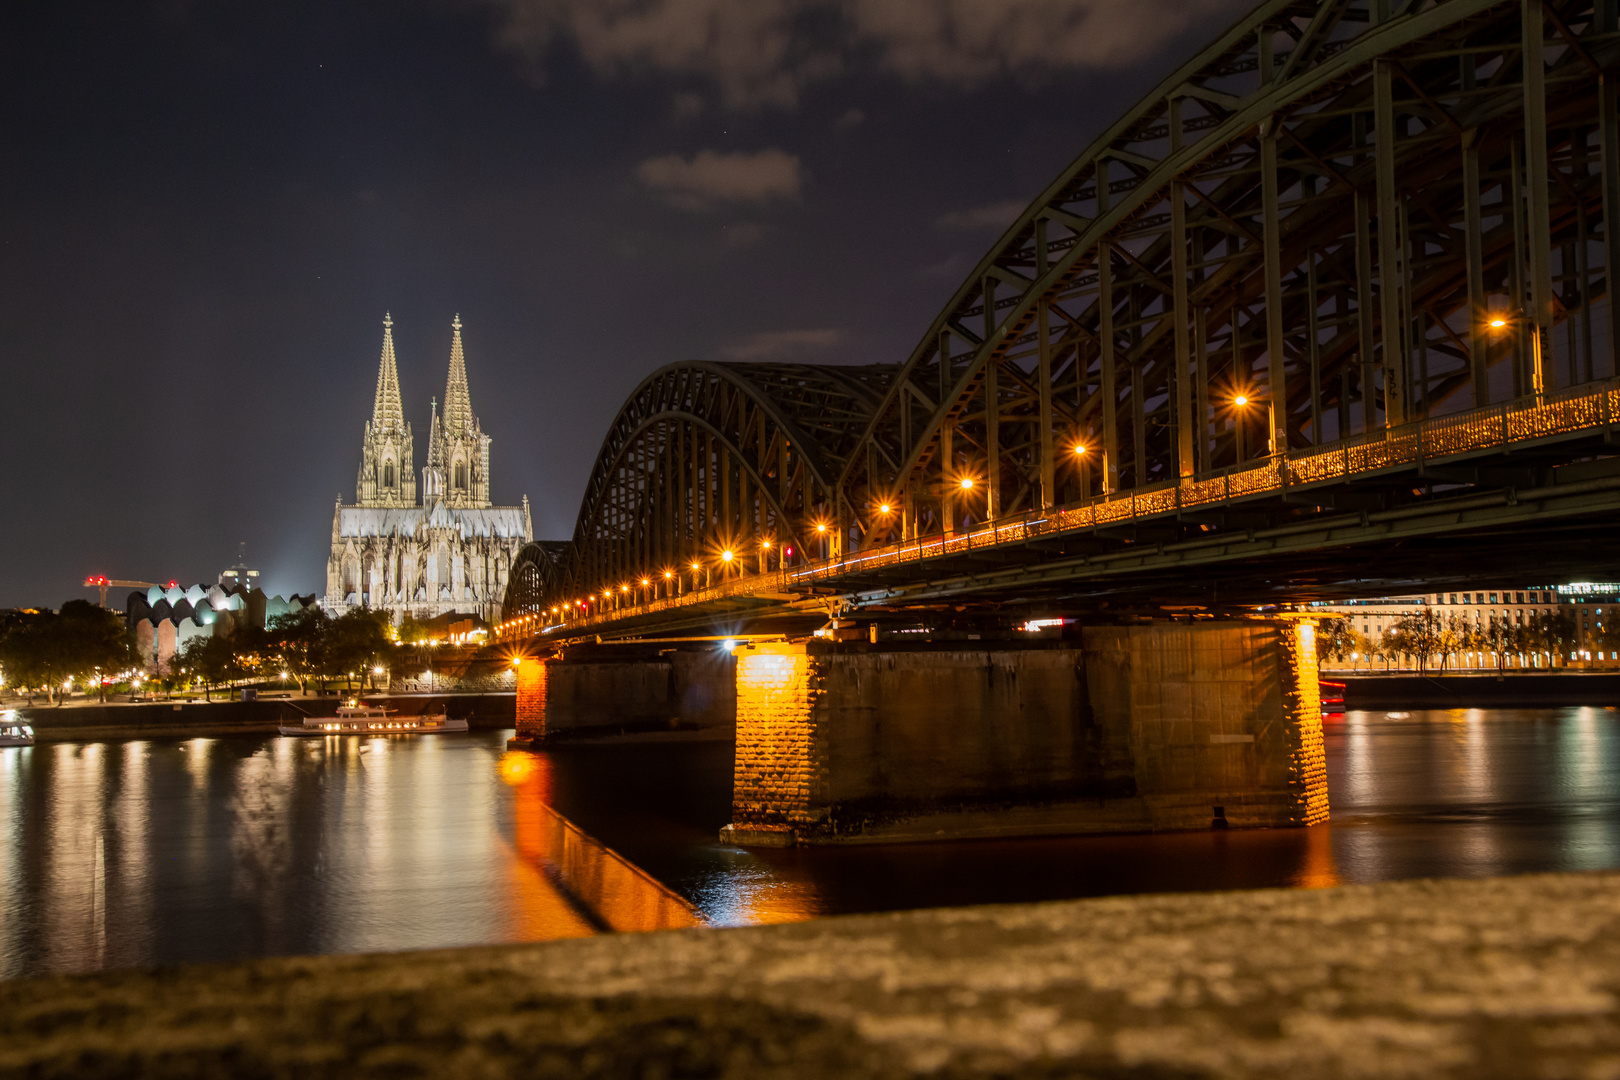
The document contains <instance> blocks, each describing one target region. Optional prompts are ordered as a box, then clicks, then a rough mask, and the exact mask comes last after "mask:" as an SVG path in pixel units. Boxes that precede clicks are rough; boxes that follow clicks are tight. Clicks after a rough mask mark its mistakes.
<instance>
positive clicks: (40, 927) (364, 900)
mask: <svg viewBox="0 0 1620 1080" xmlns="http://www.w3.org/2000/svg"><path fill="white" fill-rule="evenodd" d="M500 743H501V740H500V737H499V736H498V735H493V734H492V735H489V736H472V737H462V736H445V737H440V736H427V737H422V738H418V739H413V740H408V741H407V740H402V739H399V738H397V737H396V738H395V739H394V740H393V741H391V740H390V739H388V738H386V737H381V738H361V737H358V736H348V737H343V738H330V739H270V740H257V739H192V740H186V741H183V742H151V741H132V742H122V743H91V744H65V743H62V744H40V745H36V746H33V747H16V748H7V749H5V750H0V977H14V976H18V975H23V974H30V973H39V972H47V971H80V970H88V969H92V968H97V967H122V966H129V965H139V964H152V963H181V962H189V961H208V960H225V959H232V958H236V957H242V956H259V955H269V954H286V953H317V952H352V951H364V950H377V949H389V950H393V949H410V948H424V947H437V946H451V945H461V944H480V943H489V942H502V941H523V940H537V939H543V938H551V937H559V936H567V935H570V934H578V933H589V932H591V928H590V926H589V925H588V924H585V923H584V922H582V921H581V920H580V919H579V917H578V916H577V915H576V914H575V913H574V911H573V908H572V907H571V906H570V905H569V904H568V902H567V901H566V900H565V899H564V898H562V897H561V896H559V895H558V894H557V892H556V890H555V888H554V887H553V886H552V885H551V884H550V883H549V882H548V881H547V880H546V879H545V877H544V875H543V874H541V873H539V872H538V871H537V870H535V869H534V868H533V867H532V866H529V865H528V864H526V863H525V862H524V861H523V860H522V859H520V858H519V857H518V856H517V854H516V852H515V850H514V848H513V847H512V844H511V842H510V837H509V834H510V810H511V806H510V799H509V796H508V794H507V791H506V789H505V787H504V786H503V785H501V784H499V783H498V782H496V780H495V776H494V774H495V766H496V761H497V760H498V758H499V755H500V752H501V745H500Z"/></svg>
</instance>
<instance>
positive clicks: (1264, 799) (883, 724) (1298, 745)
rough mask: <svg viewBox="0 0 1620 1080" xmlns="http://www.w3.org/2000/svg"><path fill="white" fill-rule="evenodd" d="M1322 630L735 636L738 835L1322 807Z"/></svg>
mask: <svg viewBox="0 0 1620 1080" xmlns="http://www.w3.org/2000/svg"><path fill="white" fill-rule="evenodd" d="M1312 632H1313V631H1312V628H1311V627H1310V626H1309V625H1308V624H1306V623H1301V622H1285V621H1281V620H1275V621H1258V620H1257V621H1244V622H1232V623H1154V624H1147V625H1140V626H1104V627H1095V628H1087V629H1086V630H1084V631H1083V634H1082V637H1081V640H1080V641H1079V642H1077V643H1076V642H1049V643H1030V644H1028V645H1025V646H1021V647H1020V646H1015V645H1009V644H996V645H993V646H987V647H983V648H967V647H964V646H965V645H966V644H967V643H950V644H929V645H919V646H915V647H911V648H896V647H890V646H867V645H862V644H849V645H846V644H833V643H831V642H823V641H811V642H808V643H803V644H779V645H772V644H761V645H753V646H743V647H741V648H739V649H738V650H737V656H738V663H737V721H736V731H737V756H736V766H735V776H734V781H733V821H732V824H731V825H730V826H728V827H727V828H726V829H725V830H724V831H723V832H722V838H723V839H727V840H730V841H732V842H735V843H739V844H743V845H745V846H746V845H787V844H794V843H839V842H871V841H884V840H920V839H934V838H941V837H967V836H1008V835H1033V834H1040V833H1064V832H1067V833H1073V832H1137V831H1148V830H1160V829H1203V828H1209V827H1211V826H1214V827H1217V828H1219V827H1224V826H1231V827H1235V828H1242V827H1259V826H1272V827H1275V826H1298V825H1309V824H1316V823H1319V822H1322V821H1326V820H1327V816H1328V801H1327V776H1326V763H1325V759H1324V754H1323V745H1322V727H1321V713H1320V705H1319V701H1318V696H1317V678H1316V654H1315V645H1314V640H1313V639H1312Z"/></svg>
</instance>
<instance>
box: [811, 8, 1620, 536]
mask: <svg viewBox="0 0 1620 1080" xmlns="http://www.w3.org/2000/svg"><path fill="white" fill-rule="evenodd" d="M1615 6H1616V0H1595V2H1594V0H1565V2H1558V0H1438V2H1437V0H1408V2H1404V3H1402V2H1399V0H1325V2H1307V0H1273V2H1269V3H1265V4H1262V5H1261V6H1260V7H1259V8H1257V9H1256V10H1255V11H1254V12H1253V13H1251V14H1250V15H1249V16H1248V17H1247V18H1246V19H1244V20H1242V21H1241V22H1239V23H1238V24H1237V25H1235V26H1234V27H1232V28H1231V29H1230V30H1229V31H1227V32H1226V33H1225V34H1224V35H1222V36H1221V37H1220V38H1219V39H1218V40H1217V41H1215V42H1214V43H1213V44H1211V45H1210V46H1209V47H1208V48H1207V49H1205V50H1204V52H1203V53H1202V54H1200V55H1199V56H1198V57H1197V58H1196V59H1194V60H1193V61H1191V62H1190V63H1188V64H1187V65H1186V66H1184V67H1183V68H1181V69H1180V70H1179V71H1177V72H1176V73H1175V74H1173V75H1172V76H1170V78H1168V79H1166V80H1165V81H1164V82H1163V83H1161V84H1160V86H1159V87H1158V88H1157V89H1156V90H1155V91H1154V92H1153V93H1152V94H1150V95H1149V96H1148V97H1147V98H1146V99H1144V100H1143V101H1142V102H1141V103H1140V104H1138V105H1137V106H1136V107H1135V108H1134V109H1132V110H1131V111H1130V112H1128V113H1127V114H1125V116H1123V117H1122V118H1120V120H1119V121H1117V122H1116V123H1115V124H1113V125H1112V126H1111V127H1110V128H1109V129H1108V130H1107V131H1106V132H1105V133H1104V134H1103V135H1102V136H1101V137H1099V138H1098V139H1097V140H1096V141H1095V142H1094V143H1093V144H1092V145H1091V146H1090V147H1089V148H1088V149H1087V150H1086V151H1085V153H1083V154H1082V155H1081V156H1080V157H1079V158H1078V159H1077V160H1076V161H1075V162H1074V163H1073V164H1072V165H1071V166H1070V167H1069V168H1068V169H1066V170H1065V171H1064V172H1063V174H1062V175H1061V176H1059V177H1058V178H1057V179H1056V180H1055V181H1054V182H1053V183H1052V184H1051V185H1050V186H1049V187H1048V188H1047V189H1046V190H1045V191H1044V192H1042V193H1041V195H1040V196H1039V197H1038V198H1037V199H1036V200H1035V201H1034V202H1033V203H1032V204H1031V205H1030V206H1029V208H1028V209H1027V210H1026V211H1025V212H1024V214H1023V215H1022V216H1021V217H1020V219H1019V220H1018V222H1017V223H1016V224H1014V225H1013V226H1012V227H1011V228H1010V229H1009V230H1008V231H1007V232H1006V234H1005V235H1004V236H1003V237H1002V238H1001V240H1000V241H999V242H998V243H997V244H996V246H995V247H994V248H992V249H991V251H990V252H989V253H988V254H987V255H986V256H985V258H984V259H983V260H982V261H981V262H980V263H979V265H978V266H977V267H976V268H975V270H974V271H973V273H972V275H970V276H969V278H968V279H967V281H966V282H964V283H963V285H962V286H961V287H960V288H959V289H958V290H957V292H956V294H955V296H954V297H953V298H952V299H951V302H950V304H949V305H948V306H947V307H946V308H945V310H944V311H943V312H942V313H941V314H940V315H939V317H938V318H937V319H935V320H934V323H933V325H932V326H931V327H930V328H929V330H928V332H927V333H926V334H925V335H924V336H923V339H922V341H921V342H920V343H919V344H918V346H917V347H916V349H915V350H914V351H913V353H912V355H911V357H910V358H909V359H908V360H907V361H906V363H905V364H904V365H903V368H902V370H901V372H900V374H899V377H898V378H896V379H894V381H893V384H892V386H891V387H890V388H889V390H888V393H887V395H886V396H885V398H884V400H883V401H882V403H881V404H880V405H879V406H878V408H877V409H876V410H874V413H873V415H872V418H871V422H870V423H869V424H868V425H867V427H866V429H865V431H864V432H863V433H862V434H861V436H860V438H859V440H858V444H857V445H856V446H855V447H854V448H853V451H852V452H850V453H848V454H847V455H846V465H845V467H844V469H843V472H842V473H841V475H840V476H839V477H838V479H837V509H838V514H839V524H840V530H839V531H840V532H841V533H846V534H851V535H859V536H862V537H864V539H863V540H862V546H867V545H870V544H877V543H885V542H889V541H892V540H894V539H897V538H902V537H912V536H917V535H924V534H928V533H938V532H942V531H944V532H949V531H952V530H953V529H955V528H957V527H959V526H960V525H961V524H962V523H963V522H964V521H965V520H967V519H969V518H971V519H973V520H983V519H985V518H995V517H1000V516H1003V515H1007V514H1012V513H1016V512H1019V511H1023V510H1028V509H1032V508H1040V507H1051V506H1054V505H1058V504H1062V503H1068V502H1072V501H1075V500H1078V499H1084V498H1089V497H1094V496H1096V495H1099V494H1103V493H1106V492H1110V491H1117V490H1121V489H1123V488H1132V487H1147V486H1153V485H1159V484H1163V483H1167V482H1168V483H1177V482H1182V481H1184V480H1186V479H1188V478H1190V477H1193V476H1197V475H1205V474H1208V473H1210V472H1212V471H1216V470H1219V469H1222V468H1224V467H1230V466H1233V465H1235V464H1237V463H1239V462H1240V461H1244V460H1248V459H1252V458H1254V457H1257V456H1264V455H1265V454H1266V453H1267V451H1268V447H1270V446H1281V445H1283V444H1286V445H1287V446H1289V447H1296V448H1297V447H1301V446H1306V445H1310V444H1313V443H1322V442H1328V441H1332V440H1335V439H1339V438H1342V437H1345V436H1348V435H1351V434H1359V433H1361V432H1364V431H1368V430H1376V429H1379V428H1382V427H1385V426H1387V425H1390V424H1394V423H1399V422H1401V421H1403V420H1407V419H1412V418H1416V417H1418V416H1422V415H1433V414H1440V413H1446V412H1453V411H1457V410H1460V409H1464V408H1468V407H1471V406H1473V405H1476V404H1484V403H1487V402H1490V401H1492V400H1500V399H1502V398H1504V397H1507V396H1509V395H1519V394H1525V393H1533V392H1535V391H1536V390H1538V389H1541V388H1547V389H1551V388H1553V387H1556V386H1561V385H1568V384H1571V383H1576V382H1582V381H1590V380H1591V379H1593V378H1596V377H1599V376H1601V375H1604V374H1610V373H1613V372H1615V371H1616V366H1615V351H1614V350H1615V345H1616V335H1615V334H1614V333H1613V332H1611V328H1614V327H1616V326H1617V324H1620V319H1617V318H1616V317H1615V310H1616V309H1615V304H1616V300H1617V297H1616V295H1615V293H1614V291H1613V290H1611V289H1610V288H1609V287H1608V283H1609V281H1610V280H1611V278H1612V276H1613V274H1614V272H1615V265H1616V262H1617V259H1620V227H1617V217H1620V205H1617V204H1620V198H1617V195H1616V191H1617V187H1616V185H1617V181H1620V153H1617V150H1616V145H1615V142H1616V134H1617V128H1616V121H1615V76H1616V74H1617V72H1616V68H1615V65H1616V61H1617V58H1620V34H1617V33H1616V30H1617V24H1616V12H1615ZM1530 56H1535V57H1537V58H1538V59H1539V61H1540V62H1539V63H1534V64H1529V65H1526V64H1525V63H1523V60H1524V59H1525V58H1526V57H1530ZM1498 318H1499V319H1500V320H1501V321H1502V322H1503V323H1504V326H1503V328H1501V329H1500V330H1493V329H1492V328H1491V327H1490V326H1489V325H1488V324H1489V322H1490V321H1491V320H1492V319H1498ZM1555 327H1562V328H1563V330H1564V332H1563V333H1556V332H1555V331H1554V328H1555ZM1538 344H1539V348H1538V347H1537V346H1538ZM1239 395H1242V396H1244V397H1247V398H1248V399H1249V404H1248V405H1247V406H1246V407H1240V406H1237V405H1236V404H1235V399H1236V398H1237V397H1238V396H1239ZM1079 446H1083V447H1084V448H1085V450H1086V452H1085V453H1084V454H1077V453H1076V452H1075V448H1076V447H1079ZM964 478H968V479H971V480H973V481H974V484H973V486H972V488H971V489H967V488H964V487H963V486H962V480H963V479H964ZM879 503H887V504H890V505H891V506H898V507H900V508H902V511H903V512H902V513H899V514H893V515H881V514H878V513H875V512H874V507H875V506H876V505H877V504H879Z"/></svg>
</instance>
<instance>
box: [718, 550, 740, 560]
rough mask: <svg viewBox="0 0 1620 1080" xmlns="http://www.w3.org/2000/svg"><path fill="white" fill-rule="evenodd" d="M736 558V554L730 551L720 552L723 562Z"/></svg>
mask: <svg viewBox="0 0 1620 1080" xmlns="http://www.w3.org/2000/svg"><path fill="white" fill-rule="evenodd" d="M734 558H736V556H735V555H733V554H732V553H731V552H730V551H722V552H721V553H720V561H721V562H730V561H731V560H732V559H734Z"/></svg>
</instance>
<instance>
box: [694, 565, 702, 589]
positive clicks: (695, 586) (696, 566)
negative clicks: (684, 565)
mask: <svg viewBox="0 0 1620 1080" xmlns="http://www.w3.org/2000/svg"><path fill="white" fill-rule="evenodd" d="M701 569H703V567H702V566H700V565H699V564H697V563H693V564H692V589H693V590H694V591H696V589H697V587H698V582H697V577H698V571H699V570H701Z"/></svg>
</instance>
